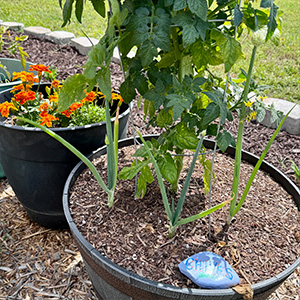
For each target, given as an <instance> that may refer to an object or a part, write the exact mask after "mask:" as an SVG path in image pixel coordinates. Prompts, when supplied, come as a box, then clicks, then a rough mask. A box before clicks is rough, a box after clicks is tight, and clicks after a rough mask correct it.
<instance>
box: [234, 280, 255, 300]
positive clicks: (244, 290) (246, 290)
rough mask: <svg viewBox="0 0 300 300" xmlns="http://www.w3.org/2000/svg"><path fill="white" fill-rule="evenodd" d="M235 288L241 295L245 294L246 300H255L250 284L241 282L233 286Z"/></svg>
mask: <svg viewBox="0 0 300 300" xmlns="http://www.w3.org/2000/svg"><path fill="white" fill-rule="evenodd" d="M233 289H234V290H235V291H236V292H237V293H239V294H240V295H243V299H244V300H253V289H252V286H251V285H250V284H240V285H237V286H235V287H233Z"/></svg>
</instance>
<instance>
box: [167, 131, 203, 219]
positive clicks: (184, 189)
mask: <svg viewBox="0 0 300 300" xmlns="http://www.w3.org/2000/svg"><path fill="white" fill-rule="evenodd" d="M203 140H204V136H201V138H200V139H199V142H198V145H197V148H196V150H195V153H194V156H193V160H192V163H191V165H190V167H189V171H188V173H187V176H186V180H185V182H184V185H183V187H182V190H181V193H180V198H179V200H178V205H177V207H176V210H175V213H174V216H173V220H172V224H173V225H176V224H177V222H178V220H179V217H180V214H181V211H182V208H183V204H184V200H185V196H186V193H187V190H188V188H189V185H190V181H191V177H192V174H193V171H194V168H195V165H196V161H197V159H198V154H199V152H200V150H201V148H202V145H203Z"/></svg>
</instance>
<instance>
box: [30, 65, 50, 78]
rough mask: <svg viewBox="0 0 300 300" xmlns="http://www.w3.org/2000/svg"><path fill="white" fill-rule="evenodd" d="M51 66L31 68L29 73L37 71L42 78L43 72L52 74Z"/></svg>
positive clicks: (34, 66)
mask: <svg viewBox="0 0 300 300" xmlns="http://www.w3.org/2000/svg"><path fill="white" fill-rule="evenodd" d="M49 68H50V67H49V66H44V65H41V64H39V65H33V66H30V68H29V70H28V71H37V72H38V74H39V76H41V74H42V72H47V73H51V71H50V70H49Z"/></svg>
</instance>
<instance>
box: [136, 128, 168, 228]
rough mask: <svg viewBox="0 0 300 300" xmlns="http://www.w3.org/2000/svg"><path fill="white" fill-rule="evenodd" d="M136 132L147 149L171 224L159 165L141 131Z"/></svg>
mask: <svg viewBox="0 0 300 300" xmlns="http://www.w3.org/2000/svg"><path fill="white" fill-rule="evenodd" d="M137 134H138V135H139V137H140V139H141V141H142V143H143V144H144V146H145V149H146V150H147V153H148V155H149V156H150V159H151V162H152V164H153V167H154V169H155V172H156V176H157V180H158V185H159V188H160V192H161V196H162V200H163V204H164V208H165V211H166V214H167V217H168V219H169V221H170V226H171V225H172V224H171V220H172V217H173V214H172V211H171V208H170V205H169V202H168V197H167V193H166V188H165V186H164V183H163V180H162V175H161V172H160V170H159V167H158V165H157V163H156V161H155V158H154V156H153V155H152V153H151V151H150V148H149V146H148V145H147V143H146V141H145V140H144V138H143V136H142V135H141V133H140V132H139V130H137Z"/></svg>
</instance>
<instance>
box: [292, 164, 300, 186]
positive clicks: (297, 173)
mask: <svg viewBox="0 0 300 300" xmlns="http://www.w3.org/2000/svg"><path fill="white" fill-rule="evenodd" d="M291 168H292V170H293V171H294V174H295V176H296V179H297V180H299V181H300V167H298V166H297V165H296V163H295V162H294V161H293V160H291Z"/></svg>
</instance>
